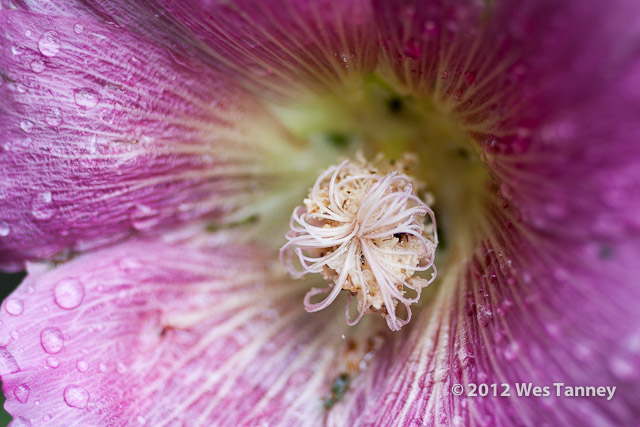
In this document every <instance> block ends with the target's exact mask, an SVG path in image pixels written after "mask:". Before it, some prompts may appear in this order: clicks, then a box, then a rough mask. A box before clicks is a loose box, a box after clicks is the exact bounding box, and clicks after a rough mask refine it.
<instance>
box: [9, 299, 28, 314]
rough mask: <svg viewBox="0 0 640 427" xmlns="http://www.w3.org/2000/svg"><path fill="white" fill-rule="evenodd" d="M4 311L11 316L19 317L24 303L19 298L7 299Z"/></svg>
mask: <svg viewBox="0 0 640 427" xmlns="http://www.w3.org/2000/svg"><path fill="white" fill-rule="evenodd" d="M4 309H5V310H6V311H7V313H9V314H10V315H12V316H19V315H21V314H22V311H23V310H24V302H22V300H21V299H19V298H9V299H7V302H6V303H5V304H4Z"/></svg>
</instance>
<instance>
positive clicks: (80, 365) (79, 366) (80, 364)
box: [76, 360, 89, 372]
mask: <svg viewBox="0 0 640 427" xmlns="http://www.w3.org/2000/svg"><path fill="white" fill-rule="evenodd" d="M76 369H77V370H78V371H80V372H86V371H87V369H89V364H88V363H87V362H85V361H84V360H78V363H76Z"/></svg>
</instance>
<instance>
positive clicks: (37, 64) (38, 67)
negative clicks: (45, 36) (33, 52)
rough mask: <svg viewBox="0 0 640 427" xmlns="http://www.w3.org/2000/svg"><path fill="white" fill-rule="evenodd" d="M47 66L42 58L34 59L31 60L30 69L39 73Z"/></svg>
mask: <svg viewBox="0 0 640 427" xmlns="http://www.w3.org/2000/svg"><path fill="white" fill-rule="evenodd" d="M45 68H47V65H46V64H45V63H44V61H43V60H42V59H34V60H33V61H31V71H33V72H34V73H38V74H39V73H41V72H43V71H44V70H45Z"/></svg>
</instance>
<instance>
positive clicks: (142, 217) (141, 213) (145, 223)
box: [131, 205, 160, 230]
mask: <svg viewBox="0 0 640 427" xmlns="http://www.w3.org/2000/svg"><path fill="white" fill-rule="evenodd" d="M159 221H160V218H159V217H158V212H157V211H156V210H155V209H153V208H151V207H149V206H145V205H136V207H135V208H134V209H133V211H132V212H131V225H133V228H135V229H136V230H145V229H148V228H151V227H153V226H154V225H156V224H158V222H159Z"/></svg>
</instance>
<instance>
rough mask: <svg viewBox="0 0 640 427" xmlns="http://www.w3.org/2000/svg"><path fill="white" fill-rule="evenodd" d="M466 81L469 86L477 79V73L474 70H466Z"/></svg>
mask: <svg viewBox="0 0 640 427" xmlns="http://www.w3.org/2000/svg"><path fill="white" fill-rule="evenodd" d="M464 81H465V82H467V84H468V85H469V86H471V85H472V84H473V82H475V81H476V73H474V72H473V71H465V72H464Z"/></svg>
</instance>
